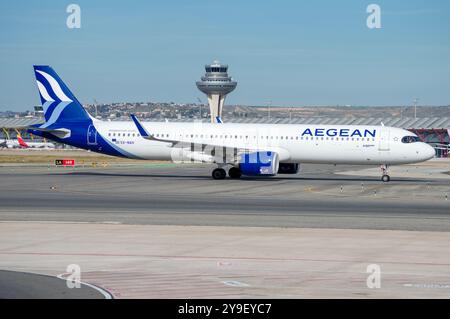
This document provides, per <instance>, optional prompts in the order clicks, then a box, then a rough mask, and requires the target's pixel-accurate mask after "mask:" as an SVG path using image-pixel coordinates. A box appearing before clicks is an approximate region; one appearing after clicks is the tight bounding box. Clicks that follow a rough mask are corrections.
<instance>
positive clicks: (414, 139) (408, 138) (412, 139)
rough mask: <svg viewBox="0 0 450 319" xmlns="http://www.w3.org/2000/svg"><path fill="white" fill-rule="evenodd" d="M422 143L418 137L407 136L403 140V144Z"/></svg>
mask: <svg viewBox="0 0 450 319" xmlns="http://www.w3.org/2000/svg"><path fill="white" fill-rule="evenodd" d="M415 142H420V138H418V137H417V136H405V137H403V138H402V143H415Z"/></svg>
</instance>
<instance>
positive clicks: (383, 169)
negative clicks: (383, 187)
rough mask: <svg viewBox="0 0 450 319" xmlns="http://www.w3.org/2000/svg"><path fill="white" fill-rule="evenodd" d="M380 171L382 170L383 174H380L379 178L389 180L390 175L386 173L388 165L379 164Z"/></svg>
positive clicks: (384, 180)
mask: <svg viewBox="0 0 450 319" xmlns="http://www.w3.org/2000/svg"><path fill="white" fill-rule="evenodd" d="M381 171H382V172H383V176H381V180H382V181H383V182H385V183H387V182H389V181H390V180H391V177H390V176H389V175H388V166H387V165H381Z"/></svg>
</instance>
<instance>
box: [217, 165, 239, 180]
mask: <svg viewBox="0 0 450 319" xmlns="http://www.w3.org/2000/svg"><path fill="white" fill-rule="evenodd" d="M211 175H212V178H213V179H225V177H226V176H227V173H226V171H225V170H224V169H223V168H221V167H218V168H216V169H215V170H213V171H212V174H211ZM228 176H230V178H232V179H238V178H241V176H242V173H241V170H240V169H239V168H237V167H231V168H230V169H229V170H228Z"/></svg>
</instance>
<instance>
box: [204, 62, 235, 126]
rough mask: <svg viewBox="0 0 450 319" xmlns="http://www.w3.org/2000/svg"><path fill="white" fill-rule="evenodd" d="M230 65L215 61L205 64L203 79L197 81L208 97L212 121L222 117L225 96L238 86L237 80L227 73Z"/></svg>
mask: <svg viewBox="0 0 450 319" xmlns="http://www.w3.org/2000/svg"><path fill="white" fill-rule="evenodd" d="M227 70H228V65H226V64H220V62H219V61H214V62H213V63H212V64H207V65H205V71H206V73H205V75H204V76H202V78H201V81H198V82H197V87H198V89H199V90H200V91H202V92H203V93H205V94H206V96H207V97H208V103H209V110H210V113H211V122H215V121H216V117H217V116H220V117H222V108H223V102H224V101H225V97H226V96H227V94H228V93H230V92H231V91H233V90H234V89H235V88H236V85H237V82H236V81H233V79H232V78H231V77H229V76H228V73H227Z"/></svg>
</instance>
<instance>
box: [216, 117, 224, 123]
mask: <svg viewBox="0 0 450 319" xmlns="http://www.w3.org/2000/svg"><path fill="white" fill-rule="evenodd" d="M216 122H217V123H219V124H223V121H222V118H221V117H220V116H216Z"/></svg>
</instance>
